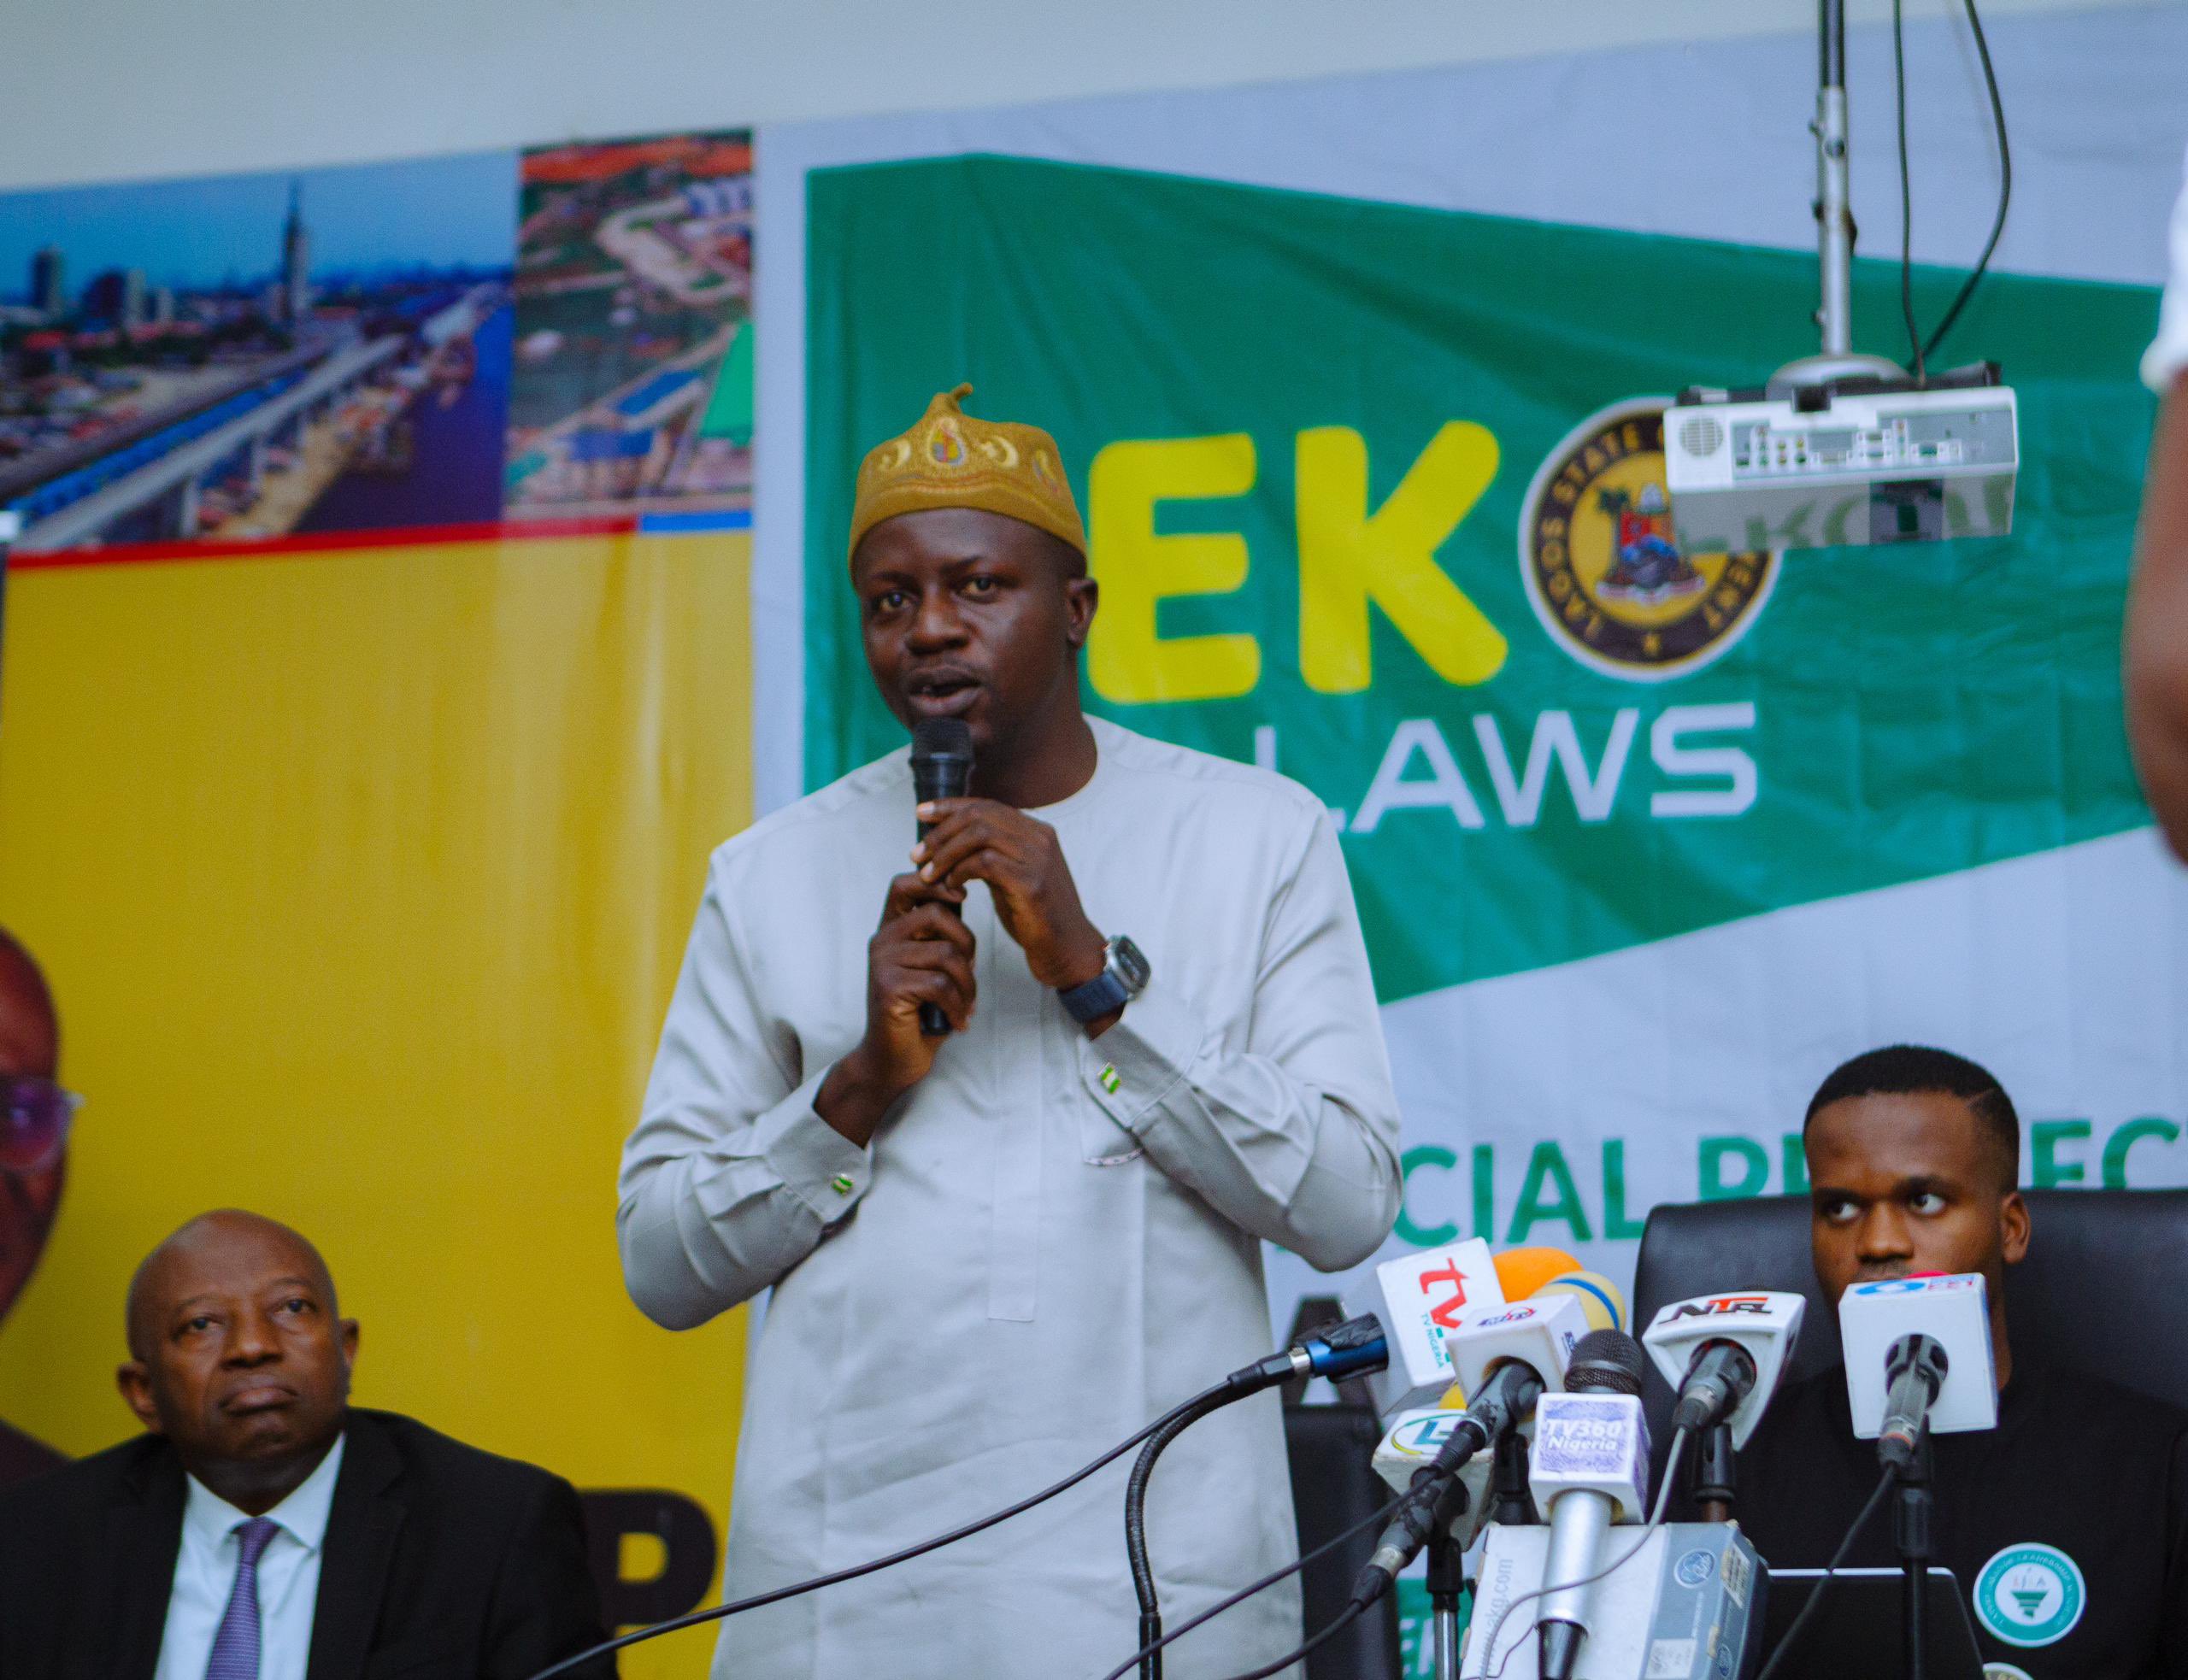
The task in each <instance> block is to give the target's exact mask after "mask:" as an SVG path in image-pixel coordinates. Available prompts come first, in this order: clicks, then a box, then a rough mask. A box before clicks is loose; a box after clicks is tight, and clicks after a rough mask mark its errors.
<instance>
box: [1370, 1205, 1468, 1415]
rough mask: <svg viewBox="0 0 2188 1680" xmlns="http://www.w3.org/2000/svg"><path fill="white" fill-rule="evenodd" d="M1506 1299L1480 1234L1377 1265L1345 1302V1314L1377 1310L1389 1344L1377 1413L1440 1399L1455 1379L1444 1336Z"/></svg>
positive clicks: (1377, 1389)
mask: <svg viewBox="0 0 2188 1680" xmlns="http://www.w3.org/2000/svg"><path fill="white" fill-rule="evenodd" d="M1503 1304H1504V1287H1503V1284H1502V1283H1499V1282H1498V1281H1497V1263H1496V1261H1495V1260H1494V1259H1493V1258H1492V1257H1491V1254H1490V1252H1489V1244H1488V1243H1486V1242H1483V1241H1482V1240H1481V1239H1480V1238H1479V1237H1468V1238H1467V1240H1466V1241H1465V1242H1453V1243H1450V1244H1448V1245H1446V1246H1445V1247H1444V1248H1423V1249H1421V1250H1420V1251H1419V1252H1418V1253H1415V1254H1401V1255H1400V1256H1398V1258H1397V1259H1396V1260H1385V1261H1384V1262H1383V1263H1382V1264H1381V1265H1380V1266H1377V1267H1376V1268H1375V1275H1374V1278H1373V1280H1372V1281H1371V1282H1370V1283H1368V1284H1367V1286H1366V1287H1365V1288H1364V1289H1356V1290H1355V1291H1354V1292H1353V1293H1351V1294H1350V1295H1347V1296H1346V1297H1345V1301H1344V1311H1345V1315H1346V1316H1347V1317H1348V1318H1359V1317H1362V1316H1363V1315H1365V1314H1368V1313H1373V1315H1374V1317H1375V1319H1377V1321H1378V1322H1379V1323H1380V1324H1381V1325H1382V1326H1383V1334H1384V1336H1385V1338H1386V1339H1387V1340H1388V1341H1389V1342H1390V1344H1391V1363H1390V1366H1389V1368H1388V1369H1387V1370H1385V1371H1382V1372H1378V1373H1377V1374H1376V1375H1375V1376H1374V1377H1373V1378H1371V1379H1370V1381H1371V1383H1372V1385H1373V1390H1374V1395H1375V1407H1376V1410H1377V1411H1379V1412H1380V1413H1384V1414H1385V1416H1387V1415H1388V1414H1389V1413H1392V1412H1395V1411H1398V1410H1401V1409H1403V1408H1404V1407H1413V1406H1426V1405H1429V1404H1432V1402H1434V1401H1438V1400H1440V1399H1441V1398H1443V1395H1444V1389H1447V1388H1449V1387H1450V1385H1451V1383H1452V1381H1453V1380H1454V1372H1453V1370H1452V1365H1451V1356H1450V1353H1449V1352H1448V1351H1447V1350H1446V1348H1445V1346H1444V1342H1445V1340H1446V1338H1447V1337H1448V1336H1450V1333H1451V1332H1452V1330H1455V1329H1456V1328H1457V1327H1458V1325H1459V1324H1460V1323H1461V1322H1462V1320H1463V1319H1466V1318H1468V1317H1471V1316H1472V1315H1473V1314H1475V1313H1479V1312H1481V1311H1482V1310H1483V1309H1484V1308H1485V1307H1502V1306H1503Z"/></svg>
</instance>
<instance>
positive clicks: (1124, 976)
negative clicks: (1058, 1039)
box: [1056, 933, 1153, 1026]
mask: <svg viewBox="0 0 2188 1680" xmlns="http://www.w3.org/2000/svg"><path fill="white" fill-rule="evenodd" d="M1102 954H1103V963H1102V972H1100V973H1099V974H1097V975H1096V976H1095V977H1094V978H1092V979H1091V980H1089V981H1088V982H1087V983H1086V984H1085V985H1083V986H1069V987H1059V988H1058V989H1057V990H1056V996H1058V997H1060V998H1062V1000H1063V1007H1064V1008H1065V1009H1066V1010H1067V1011H1068V1012H1069V1013H1070V1015H1071V1018H1072V1019H1073V1020H1075V1021H1077V1022H1078V1023H1079V1025H1081V1026H1085V1025H1088V1024H1089V1023H1091V1022H1093V1021H1098V1020H1100V1019H1102V1017H1103V1016H1104V1015H1106V1014H1108V1013H1109V1012H1110V1011H1111V1010H1113V1009H1120V1008H1122V1007H1124V1006H1125V1005H1126V1004H1127V1003H1129V1002H1132V999H1134V998H1135V997H1138V996H1139V995H1140V993H1141V992H1143V991H1144V990H1146V988H1147V979H1148V976H1149V975H1150V973H1151V972H1153V971H1152V970H1151V969H1150V968H1149V967H1148V966H1147V959H1146V958H1145V957H1144V956H1142V955H1140V954H1139V947H1138V946H1137V945H1135V944H1133V943H1132V941H1131V940H1129V939H1127V938H1126V937H1124V935H1122V934H1121V933H1120V934H1119V935H1118V936H1117V937H1115V938H1114V939H1112V940H1110V941H1109V943H1108V944H1106V945H1104V946H1103V948H1102Z"/></svg>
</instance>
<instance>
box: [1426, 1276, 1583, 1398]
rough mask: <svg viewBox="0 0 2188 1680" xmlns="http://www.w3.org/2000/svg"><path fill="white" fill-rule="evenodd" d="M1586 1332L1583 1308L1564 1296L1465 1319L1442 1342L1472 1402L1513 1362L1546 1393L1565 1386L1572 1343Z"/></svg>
mask: <svg viewBox="0 0 2188 1680" xmlns="http://www.w3.org/2000/svg"><path fill="white" fill-rule="evenodd" d="M1588 1330H1589V1324H1588V1314H1587V1310H1586V1309H1585V1307H1582V1306H1581V1305H1580V1303H1579V1301H1577V1300H1575V1299H1574V1298H1573V1296H1571V1295H1550V1296H1546V1297H1544V1299H1542V1300H1540V1301H1520V1302H1518V1303H1517V1304H1516V1305H1510V1306H1504V1307H1494V1308H1492V1309H1491V1310H1490V1311H1488V1312H1486V1313H1479V1314H1478V1315H1474V1316H1471V1317H1469V1318H1468V1319H1467V1321H1466V1322H1465V1323H1464V1324H1462V1325H1460V1326H1459V1327H1458V1329H1456V1330H1453V1331H1452V1332H1451V1333H1450V1335H1449V1336H1446V1337H1445V1338H1444V1347H1445V1348H1447V1349H1448V1350H1449V1352H1450V1357H1451V1366H1452V1369H1453V1372H1454V1374H1455V1375H1456V1377H1457V1379H1458V1382H1459V1384H1460V1386H1461V1387H1462V1389H1464V1390H1465V1391H1466V1395H1467V1399H1468V1400H1469V1401H1471V1400H1472V1399H1473V1396H1474V1395H1478V1394H1479V1393H1480V1392H1481V1385H1482V1384H1483V1383H1485V1382H1486V1381H1487V1380H1488V1378H1489V1375H1490V1373H1491V1372H1493V1371H1495V1370H1496V1369H1497V1366H1500V1365H1504V1364H1507V1363H1509V1361H1511V1360H1519V1361H1520V1363H1521V1364H1523V1365H1527V1366H1532V1367H1533V1369H1534V1372H1535V1374H1536V1375H1537V1376H1538V1377H1541V1378H1542V1386H1543V1389H1544V1392H1545V1393H1556V1391H1558V1390H1559V1389H1562V1388H1563V1387H1564V1386H1565V1367H1566V1366H1567V1365H1568V1364H1570V1363H1571V1362H1572V1359H1573V1343H1574V1342H1578V1341H1579V1339H1580V1338H1581V1337H1582V1336H1585V1335H1586V1334H1587V1333H1588Z"/></svg>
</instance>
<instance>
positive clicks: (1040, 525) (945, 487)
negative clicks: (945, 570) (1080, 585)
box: [848, 385, 1086, 555]
mask: <svg viewBox="0 0 2188 1680" xmlns="http://www.w3.org/2000/svg"><path fill="white" fill-rule="evenodd" d="M972 394H973V388H972V386H970V385H959V386H958V387H957V388H956V390H955V391H944V392H942V393H941V394H940V395H939V396H938V397H936V398H935V399H934V401H932V402H930V403H928V404H927V405H926V413H925V414H921V415H920V418H919V421H918V423H917V424H916V425H915V426H913V427H912V429H911V430H910V431H909V432H905V433H903V435H902V436H901V437H897V438H891V439H890V440H889V441H888V442H887V443H883V444H880V445H879V446H878V447H877V448H874V449H870V450H868V452H867V457H866V459H865V460H864V461H862V462H861V463H860V464H859V469H858V493H857V496H856V500H855V501H854V502H853V503H852V506H851V540H850V549H849V550H848V552H849V553H851V554H856V553H857V552H858V545H859V539H860V538H861V537H864V536H865V535H866V533H867V532H869V531H871V530H873V527H874V526H877V525H879V524H880V523H881V521H882V520H886V519H894V518H895V517H896V516H897V514H911V513H917V512H919V511H920V510H921V509H923V508H979V509H980V510H981V511H982V512H984V513H990V514H1004V515H1006V516H1007V517H1009V518H1010V519H1014V520H1024V521H1025V522H1026V524H1027V525H1030V526H1034V527H1035V528H1036V529H1038V530H1041V531H1045V532H1048V533H1049V534H1050V536H1051V537H1060V538H1061V539H1062V540H1063V541H1064V542H1067V543H1070V544H1071V546H1072V547H1073V548H1074V549H1078V550H1079V553H1080V554H1082V555H1083V554H1085V552H1086V528H1085V526H1084V525H1082V524H1080V522H1079V504H1078V503H1077V502H1074V501H1073V500H1072V496H1071V485H1070V482H1069V480H1068V479H1066V478H1065V477H1064V475H1063V466H1062V456H1061V455H1058V454H1057V453H1056V439H1055V438H1051V437H1050V436H1049V434H1048V433H1047V432H1044V431H1042V430H1041V428H1040V427H1039V426H1019V425H1016V424H1015V423H1013V422H1011V421H1009V420H979V419H976V418H974V417H973V415H971V414H967V413H966V412H965V411H964V410H963V409H962V408H959V407H958V406H957V405H958V404H959V403H960V402H962V401H963V400H964V399H965V398H966V397H969V396H971V395H972Z"/></svg>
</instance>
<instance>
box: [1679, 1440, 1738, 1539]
mask: <svg viewBox="0 0 2188 1680" xmlns="http://www.w3.org/2000/svg"><path fill="white" fill-rule="evenodd" d="M1688 1485H1689V1488H1690V1489H1691V1491H1692V1493H1693V1495H1694V1503H1695V1506H1696V1507H1697V1509H1698V1510H1699V1511H1700V1512H1701V1513H1702V1520H1703V1522H1705V1523H1729V1522H1730V1521H1732V1501H1733V1498H1734V1496H1735V1495H1737V1494H1738V1491H1739V1484H1738V1481H1737V1479H1736V1478H1735V1472H1734V1471H1733V1468H1732V1425H1731V1424H1727V1423H1718V1424H1712V1425H1711V1426H1710V1430H1709V1434H1707V1435H1705V1436H1703V1437H1702V1450H1701V1452H1700V1453H1698V1454H1696V1455H1695V1460H1694V1479H1693V1480H1692V1481H1691V1483H1689V1484H1688Z"/></svg>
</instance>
